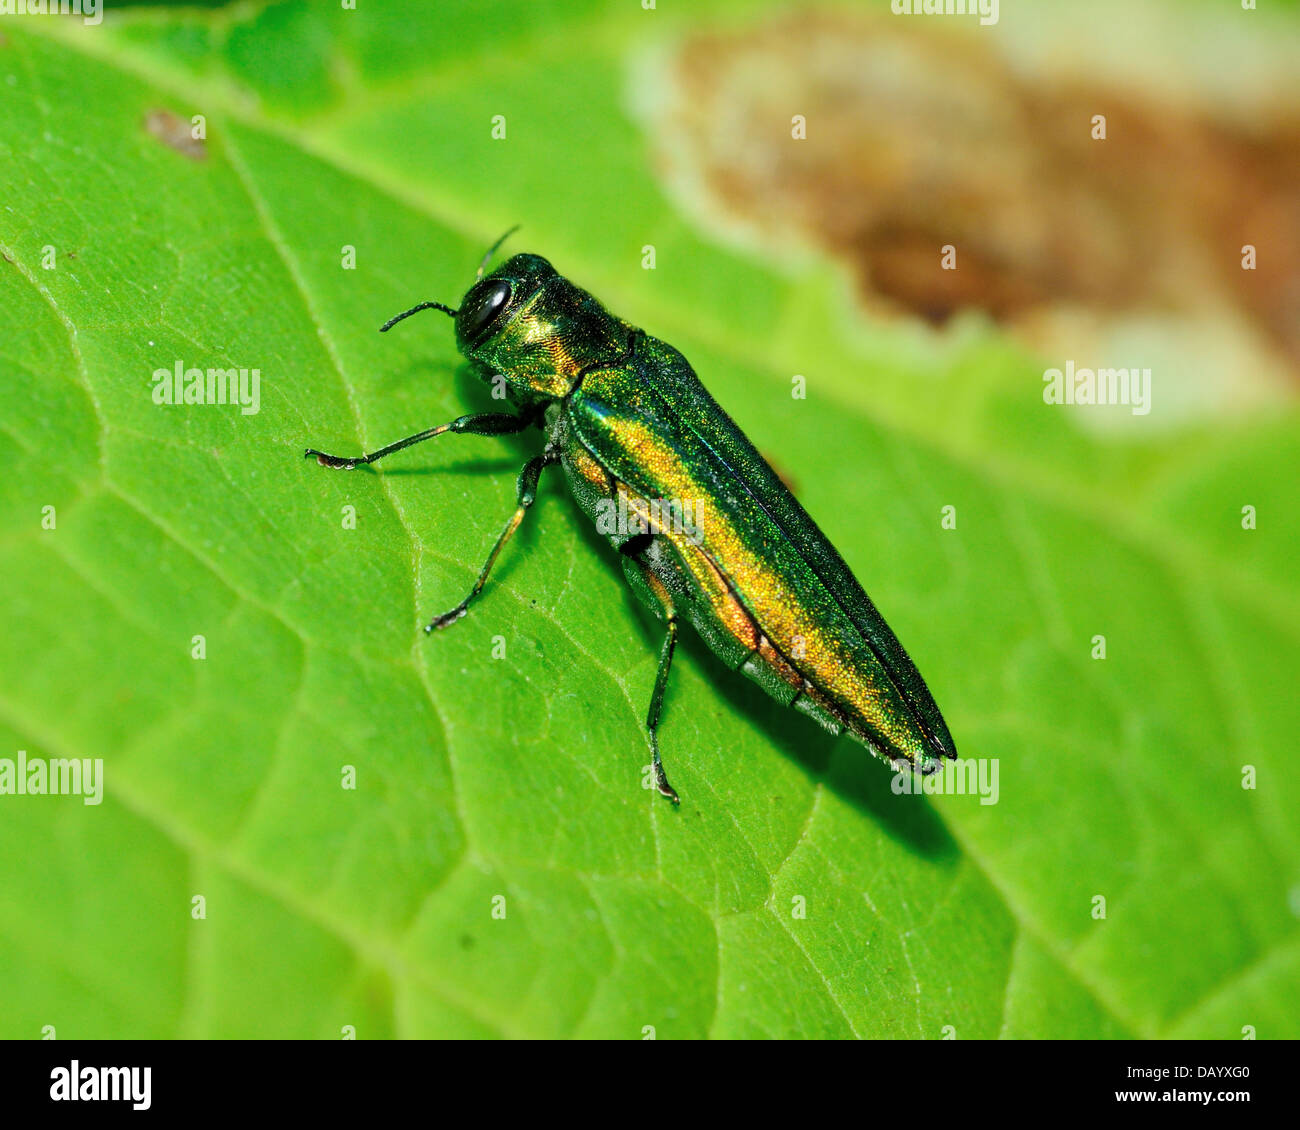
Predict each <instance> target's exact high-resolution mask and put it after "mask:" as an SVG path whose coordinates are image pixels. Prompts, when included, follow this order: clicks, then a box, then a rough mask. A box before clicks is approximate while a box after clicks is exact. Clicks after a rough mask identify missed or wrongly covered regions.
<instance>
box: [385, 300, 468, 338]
mask: <svg viewBox="0 0 1300 1130" xmlns="http://www.w3.org/2000/svg"><path fill="white" fill-rule="evenodd" d="M421 310H441V311H442V312H443V313H444V314H450V315H451V316H452V317H453V318H454V317H455V316H456V311H455V310H453V309H452V308H451V307H450V306H444V305H443V304H442V303H441V302H421V303H420V304H419V305H418V306H412V307H411V308H410V309H409V310H403V311H402V312H401V313H400V314H397V315H395V316H394V317H392V318H389V319H388V321H386V322H385V323H384V324H383V325H382V326H380V327H379V332H380V333H381V334H383V333H387V332H388V331H389V330H391V329H392V328H393V327H394V326H395V325H397V323H398V322H400V321H401V320H402V319H403V318H409V317H410V316H411V315H412V314H418V313H419V312H420V311H421Z"/></svg>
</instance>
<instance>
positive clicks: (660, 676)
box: [623, 551, 681, 804]
mask: <svg viewBox="0 0 1300 1130" xmlns="http://www.w3.org/2000/svg"><path fill="white" fill-rule="evenodd" d="M623 567H624V570H625V572H626V573H627V578H628V581H629V582H630V583H631V585H632V588H633V590H634V591H635V592H636V593H637V595H638V596H640V597H641V598H642V599H643V600H645V602H646V603H647V604H648V605H649V606H650V607H651V608H652V609H653V610H654V611H655V612H656V614H657V615H658V616H659V618H660V619H662V620H663V622H664V623H665V625H666V626H667V628H668V634H667V635H665V636H664V643H663V647H662V648H660V650H659V667H658V669H657V670H656V672H655V686H654V691H653V692H652V693H651V695H650V709H649V710H648V711H646V719H645V726H646V734H647V736H648V737H649V739H650V755H651V761H650V765H651V770H652V771H653V773H654V783H655V788H656V789H657V790H658V791H659V795H660V796H665V797H667V798H668V799H669V800H670V801H672V802H673V804H681V798H680V797H679V796H678V795H677V790H676V789H674V788H673V787H672V785H670V784H669V783H668V775H667V774H666V773H665V772H664V763H663V758H661V757H660V756H659V715H660V713H661V712H662V710H663V705H664V692H665V691H666V690H667V688H668V671H669V669H670V668H671V667H672V664H673V651H674V650H675V649H676V647H677V624H678V618H677V606H676V605H675V604H674V603H673V597H672V593H670V592H669V591H668V588H667V586H665V585H664V583H663V581H662V580H660V579H659V577H657V576H656V575H655V573H654V571H653V570H652V569H651V568H650V566H649V565H648V564H647V563H646V561H645V560H644V558H643V556H642V554H641V553H639V552H635V551H634V552H633V553H629V554H628V555H627V556H625V557H624V559H623Z"/></svg>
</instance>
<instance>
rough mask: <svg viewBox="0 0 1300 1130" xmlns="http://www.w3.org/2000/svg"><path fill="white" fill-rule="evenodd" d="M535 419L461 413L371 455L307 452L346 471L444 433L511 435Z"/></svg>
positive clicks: (312, 449)
mask: <svg viewBox="0 0 1300 1130" xmlns="http://www.w3.org/2000/svg"><path fill="white" fill-rule="evenodd" d="M535 418H536V417H535V416H513V415H511V414H510V413H508V412H477V413H475V414H474V415H471V416H458V417H457V418H456V419H454V420H452V421H451V422H450V423H447V424H439V425H438V426H437V427H436V428H428V429H426V430H425V431H422V432H416V433H415V435H413V436H407V437H406V438H405V439H399V440H398V441H397V442H396V443H390V444H389V445H388V446H387V447H381V448H380V449H379V450H378V451H372V452H370V454H368V455H356V456H350V457H349V456H344V455H326V454H325V453H324V452H323V451H317V450H316V449H315V448H314V447H309V448H307V450H306V452H305V453H304V454H305V455H306V456H307V458H309V459H310V458H311V457H312V456H313V455H314V456H315V457H316V462H318V463H319V464H320V465H321V466H322V467H340V468H342V469H343V470H345V471H350V470H352V468H353V467H356V466H357V465H358V464H361V463H373V462H375V460H376V459H382V458H383V457H384V456H385V455H392V454H393V452H394V451H401V450H402V448H404V447H411V446H413V445H414V444H417V443H422V442H423V441H424V440H426V439H432V438H433V437H434V436H440V435H442V433H443V432H457V433H460V432H464V433H466V434H467V435H474V436H508V435H513V434H514V433H515V432H522V431H523V430H524V429H525V428H527V427H528V426H529V424H531V423H532V422H533V420H534V419H535Z"/></svg>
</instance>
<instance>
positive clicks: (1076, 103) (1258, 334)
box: [640, 11, 1300, 383]
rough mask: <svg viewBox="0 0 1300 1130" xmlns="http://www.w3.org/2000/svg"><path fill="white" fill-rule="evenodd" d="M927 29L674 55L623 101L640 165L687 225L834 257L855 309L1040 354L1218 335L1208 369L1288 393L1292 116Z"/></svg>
mask: <svg viewBox="0 0 1300 1130" xmlns="http://www.w3.org/2000/svg"><path fill="white" fill-rule="evenodd" d="M940 22H941V21H923V22H921V21H907V20H891V19H890V18H888V17H885V18H884V19H879V20H872V19H863V18H858V17H856V16H850V15H847V14H839V13H836V14H831V13H825V14H821V15H817V14H813V13H808V12H804V11H801V12H800V13H798V14H797V15H791V16H787V17H781V18H778V19H775V20H773V21H770V22H768V23H765V24H761V25H758V26H755V27H748V28H744V29H740V30H736V29H728V30H725V31H719V32H713V33H708V34H701V35H697V36H695V37H694V38H692V39H689V40H687V41H686V42H684V43H683V44H681V45H680V48H679V49H678V51H677V53H676V54H675V55H674V56H672V57H671V58H670V59H669V60H668V62H667V63H666V64H665V65H664V67H663V69H662V74H661V75H660V76H659V77H660V81H659V83H658V84H657V85H658V87H659V89H658V91H657V93H655V94H653V95H650V96H644V95H643V96H641V98H640V100H641V102H642V103H643V104H647V108H646V117H647V118H648V120H649V123H650V125H651V128H652V130H653V133H654V140H655V148H656V156H657V159H658V164H659V167H660V168H661V169H662V170H663V171H664V172H665V174H666V176H667V178H668V180H669V181H670V183H671V185H672V187H673V188H674V190H675V191H676V193H677V195H678V197H679V199H680V200H682V202H683V203H684V204H685V205H686V206H687V207H688V208H689V209H690V210H691V211H693V212H694V213H695V214H696V215H697V216H700V217H702V218H703V219H704V221H705V222H706V223H708V224H709V225H711V226H715V227H719V228H722V229H725V230H729V231H730V232H731V233H732V234H733V235H736V236H738V237H742V238H744V239H746V240H747V241H748V242H751V243H754V242H757V243H759V244H760V245H762V246H765V247H767V248H769V249H781V248H785V247H790V246H804V247H806V246H808V245H810V244H811V245H812V246H814V247H817V248H819V249H821V250H823V251H825V252H827V253H829V254H830V255H832V256H834V257H836V258H838V259H839V260H841V261H842V262H844V263H845V264H846V265H847V266H848V268H849V270H850V271H851V273H852V277H853V278H854V280H855V283H856V288H857V291H858V294H859V295H860V297H861V299H862V301H863V304H864V305H865V306H867V307H868V308H870V309H872V310H874V311H875V312H877V313H882V312H888V311H893V312H895V313H908V314H911V315H913V316H917V317H920V318H923V319H925V320H926V321H927V322H930V323H932V324H935V325H941V324H943V323H945V322H946V321H947V320H949V319H950V318H951V317H952V316H953V315H954V314H957V313H959V312H963V311H967V310H978V311H983V312H985V313H986V314H987V315H989V316H990V317H992V318H993V319H995V320H996V321H998V322H999V323H1002V324H1004V325H1007V326H1009V327H1011V328H1012V330H1013V331H1015V332H1020V333H1022V334H1023V335H1024V336H1025V338H1026V340H1028V341H1030V342H1031V343H1032V344H1033V345H1034V346H1037V347H1040V348H1045V349H1048V350H1053V351H1056V353H1057V354H1058V355H1059V353H1060V350H1062V349H1077V348H1078V347H1079V340H1078V337H1077V331H1078V330H1079V327H1080V326H1086V327H1088V328H1087V330H1086V331H1085V333H1086V335H1087V336H1088V338H1089V342H1090V344H1093V345H1102V344H1103V343H1106V344H1107V345H1108V346H1109V347H1113V346H1114V343H1115V342H1116V341H1117V340H1119V339H1121V338H1123V336H1124V333H1125V332H1126V331H1125V330H1124V329H1123V328H1122V327H1124V326H1129V327H1131V326H1133V325H1141V326H1142V327H1143V332H1146V331H1147V330H1150V331H1151V332H1152V333H1153V334H1154V335H1155V336H1156V337H1160V336H1161V335H1165V336H1164V338H1162V339H1161V340H1162V342H1163V344H1162V345H1161V349H1162V350H1164V349H1165V348H1166V346H1168V347H1169V348H1172V349H1174V350H1177V349H1178V348H1182V349H1184V350H1188V351H1194V348H1195V347H1193V346H1189V345H1187V344H1186V343H1187V342H1188V341H1190V340H1192V338H1193V337H1194V336H1195V332H1200V333H1202V334H1210V335H1212V334H1213V333H1214V332H1216V331H1214V330H1212V329H1210V328H1209V327H1210V325H1211V323H1212V322H1213V320H1214V319H1220V320H1221V325H1222V328H1223V333H1222V334H1221V335H1220V336H1221V337H1222V338H1223V339H1224V340H1227V339H1229V338H1230V339H1231V340H1232V342H1233V343H1234V344H1233V346H1232V348H1233V349H1237V350H1238V352H1237V353H1234V354H1233V355H1232V360H1231V361H1230V362H1228V363H1227V364H1226V365H1224V366H1221V368H1225V369H1227V370H1230V371H1231V372H1232V373H1236V374H1238V377H1239V379H1241V380H1243V381H1245V380H1248V379H1250V378H1249V377H1248V376H1247V375H1245V374H1247V373H1248V372H1249V371H1250V370H1252V369H1253V368H1257V367H1258V366H1256V365H1255V364H1254V362H1256V361H1258V362H1259V366H1262V367H1264V368H1267V369H1268V371H1269V372H1270V373H1274V374H1277V373H1281V372H1285V371H1286V370H1288V369H1289V371H1290V375H1291V379H1292V380H1293V381H1295V382H1297V383H1300V271H1297V268H1296V264H1297V263H1300V191H1297V185H1300V112H1297V111H1296V110H1295V109H1294V102H1293V101H1290V102H1289V101H1288V100H1287V99H1285V98H1278V99H1276V100H1275V101H1274V102H1273V103H1272V104H1269V105H1266V106H1263V107H1262V108H1258V109H1251V110H1249V111H1248V112H1245V113H1242V112H1237V113H1233V114H1228V113H1224V114H1222V115H1218V114H1214V113H1213V112H1212V111H1211V110H1210V109H1207V108H1206V104H1201V105H1192V104H1191V101H1190V100H1188V101H1187V103H1186V104H1183V105H1180V104H1170V99H1169V98H1167V97H1161V96H1159V95H1157V94H1155V93H1149V92H1144V91H1143V90H1142V89H1140V88H1138V87H1132V86H1129V87H1124V88H1122V89H1121V88H1119V87H1118V86H1116V85H1113V84H1108V83H1106V82H1104V81H1103V80H1102V79H1101V78H1096V79H1089V78H1087V77H1086V76H1087V75H1089V74H1091V73H1092V72H1091V71H1088V70H1086V69H1084V70H1082V71H1081V72H1080V73H1082V74H1083V75H1084V76H1085V77H1084V78H1082V79H1066V78H1062V77H1060V74H1059V72H1056V71H1053V70H1049V69H1043V70H1040V71H1038V72H1036V73H1033V74H1029V73H1026V71H1025V68H1024V67H1023V66H1018V65H1013V63H1012V61H1011V60H1010V59H1009V58H1008V57H1007V56H1005V55H1003V54H1001V53H1000V48H999V46H998V40H997V38H996V37H993V36H989V35H983V34H974V35H972V34H967V33H966V32H965V31H962V32H958V33H955V32H952V31H948V30H944V29H941V28H940V27H939V26H938V25H939V23H940ZM1050 46H1051V48H1052V50H1054V51H1056V52H1057V53H1060V52H1063V51H1064V52H1067V53H1068V52H1069V51H1070V50H1071V48H1072V44H1070V43H1068V42H1058V43H1054V44H1051V45H1050ZM1045 50H1046V49H1045ZM1097 73H1098V74H1100V73H1101V71H1100V69H1098V71H1097ZM650 85H655V84H650ZM1237 109H1238V110H1240V108H1237ZM795 114H799V115H803V116H804V118H805V119H806V122H807V127H806V128H807V132H806V138H805V139H803V140H796V139H794V138H793V137H792V135H791V119H792V116H793V115H795ZM1097 114H1104V115H1105V117H1106V140H1103V141H1098V140H1094V139H1093V137H1092V136H1091V129H1092V120H1093V116H1094V115H1097ZM1247 244H1250V245H1253V246H1255V247H1256V248H1257V249H1258V266H1257V269H1255V270H1243V269H1242V249H1243V246H1244V245H1247ZM945 245H952V246H953V247H954V248H955V249H956V263H957V269H956V270H944V269H942V267H941V255H942V251H941V249H942V248H944V247H945ZM1207 318H1208V319H1209V320H1208V321H1207ZM1213 325H1214V326H1219V325H1220V323H1219V322H1213ZM1066 326H1068V327H1070V328H1069V329H1063V327H1066ZM1153 327H1154V328H1153ZM1184 330H1190V331H1192V332H1190V333H1184V332H1183V331H1184ZM1071 334H1076V337H1075V338H1073V339H1072V338H1071ZM1180 338H1181V340H1182V344H1178V342H1179V340H1180ZM1165 355H1167V354H1165V353H1162V356H1165ZM1114 363H1117V364H1122V363H1123V362H1122V361H1117V362H1114ZM1207 379H1223V378H1207Z"/></svg>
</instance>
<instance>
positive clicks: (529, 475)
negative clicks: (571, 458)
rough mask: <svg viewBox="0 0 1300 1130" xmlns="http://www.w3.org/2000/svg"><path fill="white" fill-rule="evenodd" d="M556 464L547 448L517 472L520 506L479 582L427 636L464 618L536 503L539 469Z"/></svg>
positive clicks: (555, 453)
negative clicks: (507, 545)
mask: <svg viewBox="0 0 1300 1130" xmlns="http://www.w3.org/2000/svg"><path fill="white" fill-rule="evenodd" d="M559 461H560V452H559V449H558V448H551V447H548V448H547V449H546V450H545V451H544V452H542V454H541V455H538V456H536V457H534V458H532V459H530V460H529V461H528V462H527V463H525V464H524V469H523V470H522V471H520V472H519V485H518V499H519V504H518V505H517V506H516V507H515V512H514V513H513V514H511V515H510V521H508V522H507V523H506V527H505V529H504V530H502V531H501V534H500V536H499V537H498V538H497V540H496V544H495V545H494V546H493V547H492V552H491V553H489V554H488V559H487V560H486V561H485V562H484V563H483V568H482V569H480V570H479V574H478V580H477V581H475V582H474V587H473V588H472V589H470V590H469V595H468V596H467V597H466V598H465V599H464V600H462V601H461V602H460V603H459V604H458V605H456V607H455V608H453V609H452V610H451V611H450V612H444V613H443V614H442V615H441V616H435V617H434V618H433V619H432V620H431V621H429V623H428V624H426V625H425V628H424V630H425V631H426V632H432V631H433V630H434V629H435V628H445V627H446V626H447V625H448V624H451V623H454V622H455V621H456V620H459V619H460V618H461V617H462V616H464V615H465V612H466V611H467V610H468V608H469V602H470V601H471V600H473V599H474V598H475V597H476V596H478V594H479V593H481V592H482V591H483V586H484V585H485V584H486V583H487V579H488V574H489V573H490V572H491V571H492V566H493V565H495V564H496V559H497V555H498V554H500V552H501V550H502V549H503V548H504V547H505V544H506V542H508V541H509V540H510V539H511V538H512V537H513V536H514V532H515V531H516V530H517V529H519V524H520V523H521V522H522V521H523V520H524V515H525V514H526V513H528V508H529V507H530V506H532V504H533V503H534V502H535V501H536V500H537V480H538V479H539V478H540V477H541V474H542V469H543V468H544V467H548V466H550V465H551V464H552V463H558V462H559Z"/></svg>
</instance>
